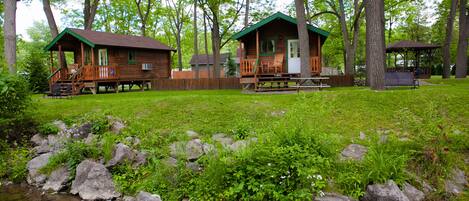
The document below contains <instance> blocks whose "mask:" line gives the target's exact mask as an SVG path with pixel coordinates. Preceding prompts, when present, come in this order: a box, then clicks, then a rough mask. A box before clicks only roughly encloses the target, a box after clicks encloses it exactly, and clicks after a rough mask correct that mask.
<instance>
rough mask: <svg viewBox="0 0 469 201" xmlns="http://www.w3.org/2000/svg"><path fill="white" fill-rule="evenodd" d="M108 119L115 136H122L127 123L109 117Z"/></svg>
mask: <svg viewBox="0 0 469 201" xmlns="http://www.w3.org/2000/svg"><path fill="white" fill-rule="evenodd" d="M107 119H108V121H109V125H110V129H111V132H113V133H115V134H120V133H121V132H122V130H123V129H124V128H125V123H124V122H123V121H122V120H120V119H118V118H114V117H112V116H108V117H107Z"/></svg>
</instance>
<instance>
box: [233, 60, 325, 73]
mask: <svg viewBox="0 0 469 201" xmlns="http://www.w3.org/2000/svg"><path fill="white" fill-rule="evenodd" d="M310 63H311V64H310V65H311V73H312V74H315V75H319V74H321V70H322V68H321V58H320V57H310ZM272 65H273V62H272V61H269V60H266V61H260V62H257V60H256V59H241V61H240V74H241V76H252V75H254V74H255V73H257V74H263V73H266V74H269V73H284V71H285V70H284V69H285V68H279V67H275V68H273V67H272ZM256 68H258V69H257V70H256Z"/></svg>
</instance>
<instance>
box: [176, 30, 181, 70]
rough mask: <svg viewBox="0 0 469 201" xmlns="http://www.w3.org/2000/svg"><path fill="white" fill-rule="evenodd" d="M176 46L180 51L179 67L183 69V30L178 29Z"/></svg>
mask: <svg viewBox="0 0 469 201" xmlns="http://www.w3.org/2000/svg"><path fill="white" fill-rule="evenodd" d="M176 48H177V51H178V69H179V71H182V48H181V31H180V30H177V33H176Z"/></svg>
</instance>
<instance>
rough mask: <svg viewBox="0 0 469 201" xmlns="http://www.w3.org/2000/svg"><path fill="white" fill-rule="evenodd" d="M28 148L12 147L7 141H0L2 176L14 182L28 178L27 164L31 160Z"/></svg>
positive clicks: (0, 169) (0, 175) (0, 171)
mask: <svg viewBox="0 0 469 201" xmlns="http://www.w3.org/2000/svg"><path fill="white" fill-rule="evenodd" d="M30 152H31V151H30V150H29V149H28V148H12V147H10V146H9V145H8V144H7V142H6V141H3V140H2V141H0V178H6V179H8V180H10V181H13V182H22V181H24V179H26V175H27V174H28V171H27V164H28V161H29V160H31V154H30Z"/></svg>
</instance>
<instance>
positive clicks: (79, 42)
mask: <svg viewBox="0 0 469 201" xmlns="http://www.w3.org/2000/svg"><path fill="white" fill-rule="evenodd" d="M45 50H46V51H50V62H51V69H50V70H51V75H50V77H49V85H50V95H56V96H59V95H60V96H62V95H72V94H73V95H74V94H79V93H81V92H82V91H83V90H84V89H89V90H91V92H93V93H96V92H98V90H99V87H100V86H105V87H106V89H108V88H113V89H114V90H115V91H116V92H118V86H119V85H121V86H122V90H124V85H129V87H132V86H133V85H138V86H140V88H141V89H142V90H143V87H144V86H147V87H148V84H149V83H150V82H151V80H154V79H161V78H170V77H171V51H175V50H174V49H173V48H171V47H168V46H167V45H165V44H163V43H161V42H159V41H157V40H155V39H152V38H149V37H142V36H130V35H122V34H113V33H106V32H98V31H90V30H81V29H70V28H67V29H65V30H64V31H62V32H61V33H60V34H59V35H58V36H57V37H55V38H54V40H52V42H51V43H50V44H48V45H47V46H46V47H45ZM54 52H56V53H54ZM62 52H72V53H73V61H69V60H70V59H68V60H66V62H67V64H63V62H64V61H63V60H62V59H58V57H59V56H58V55H61V54H62ZM57 53H58V54H57ZM54 57H55V59H54Z"/></svg>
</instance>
